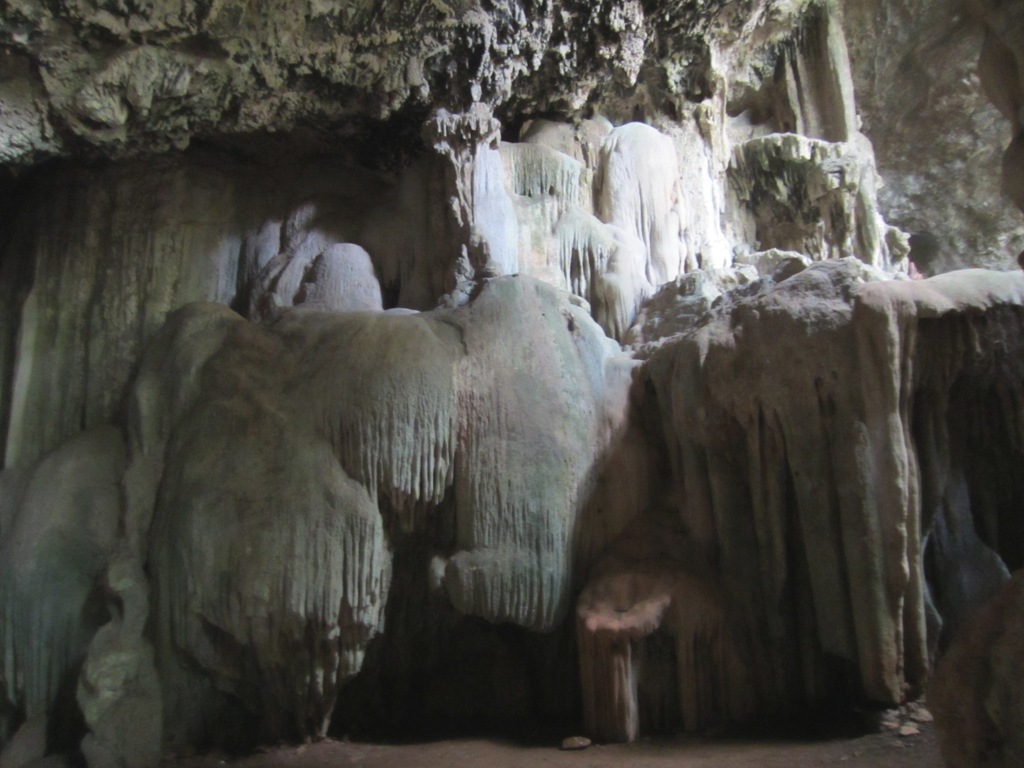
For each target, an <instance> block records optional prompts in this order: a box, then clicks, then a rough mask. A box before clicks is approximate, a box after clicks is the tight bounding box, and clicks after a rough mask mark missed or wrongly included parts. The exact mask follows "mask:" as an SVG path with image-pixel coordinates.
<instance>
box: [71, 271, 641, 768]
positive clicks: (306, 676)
mask: <svg viewBox="0 0 1024 768" xmlns="http://www.w3.org/2000/svg"><path fill="white" fill-rule="evenodd" d="M510 329H515V332H514V333H510ZM509 359H512V360H515V361H517V362H516V364H515V365H513V366H508V365H503V364H502V362H503V361H507V360H509ZM629 370H630V365H629V364H628V363H627V361H626V360H625V359H624V358H622V357H621V355H620V353H619V352H618V350H617V347H616V346H615V345H614V344H613V343H612V342H610V341H609V340H608V339H607V338H605V337H604V335H603V334H602V333H601V331H600V330H599V329H598V327H597V326H596V325H595V324H594V323H593V322H592V321H591V320H590V318H589V317H588V316H587V315H586V313H585V312H584V311H583V310H582V309H580V308H578V307H576V306H573V305H572V304H571V303H569V302H568V301H567V300H566V299H565V297H564V294H560V293H559V292H558V291H556V290H555V289H553V288H550V287H548V286H545V285H543V284H541V283H537V282H536V281H533V280H531V279H529V278H525V277H522V278H504V279H495V280H491V281H488V282H486V283H484V284H483V285H482V286H481V287H480V290H479V292H478V293H477V294H476V295H475V296H474V297H473V299H472V300H471V301H470V303H468V304H467V305H465V306H464V307H462V308H460V309H455V310H437V311H435V312H434V313H422V314H418V313H408V314H389V313H374V314H368V313H334V312H314V311H303V312H292V313H283V314H281V315H280V316H279V318H278V319H277V320H276V321H275V322H274V323H273V324H271V325H269V326H257V325H252V324H249V323H247V322H245V321H244V320H242V319H241V318H239V317H237V316H233V315H232V314H231V313H229V312H227V311H226V310H223V309H217V308H215V307H213V306H206V307H203V306H197V307H193V308H191V309H189V310H188V311H187V312H182V313H178V314H177V315H175V316H174V317H173V318H172V319H171V321H170V322H169V324H168V326H167V327H166V328H165V329H164V330H163V331H162V332H161V335H160V336H159V337H158V339H157V340H156V342H155V343H154V345H153V347H152V348H151V350H150V352H149V354H148V356H147V358H146V360H145V362H144V364H143V368H142V370H141V372H140V375H139V379H138V381H137V382H136V384H135V388H134V393H133V399H134V404H133V414H134V419H133V422H132V443H131V445H132V450H131V460H130V463H129V469H128V473H127V475H126V487H127V488H128V489H129V506H128V511H127V519H128V520H129V521H130V522H129V524H128V525H127V527H126V533H127V536H126V538H125V541H124V542H123V543H122V545H121V547H122V549H123V550H124V552H125V557H124V559H123V560H122V559H121V558H120V557H119V558H116V559H115V560H114V562H113V563H112V565H111V574H112V575H111V577H110V578H111V579H112V580H113V578H114V577H113V574H114V573H115V572H124V573H131V572H132V570H133V569H134V568H136V567H137V566H134V565H132V563H133V562H134V563H141V562H146V563H147V568H148V569H149V571H150V572H151V573H152V589H151V593H150V596H149V598H148V600H149V604H150V606H151V607H150V608H149V609H147V606H146V603H145V597H144V596H140V598H141V599H142V600H143V602H137V603H136V604H134V605H126V606H125V609H124V614H123V615H121V616H117V617H115V621H114V622H112V624H111V625H109V626H108V627H104V628H103V629H102V630H101V631H100V634H98V635H97V639H96V641H94V643H93V648H92V651H91V653H90V657H89V659H88V661H87V665H86V673H85V676H84V677H83V680H85V681H90V682H89V685H88V687H87V688H83V692H82V693H80V698H82V701H83V707H84V708H85V709H86V711H87V720H88V721H89V723H90V725H92V726H93V728H94V734H95V729H96V728H97V726H103V727H102V728H101V729H100V730H101V731H102V733H103V734H107V735H109V734H110V732H111V729H110V726H106V725H103V723H104V722H105V719H106V721H107V722H111V723H116V722H123V717H124V715H123V713H122V714H118V712H117V710H116V709H115V707H121V708H122V710H123V708H124V706H125V701H127V702H131V701H132V700H133V697H135V696H139V695H143V694H145V693H146V686H145V685H144V686H142V687H141V688H140V687H138V686H134V684H133V683H132V679H133V677H132V676H131V675H128V676H127V677H126V678H125V679H124V681H123V687H122V688H121V689H119V688H118V685H117V682H116V680H112V679H111V678H110V675H113V674H116V672H117V668H116V667H115V666H112V665H113V664H114V663H115V660H116V657H115V656H114V655H113V653H114V651H115V650H116V649H118V648H121V649H130V648H136V649H139V650H138V651H135V652H137V653H143V657H140V661H139V662H138V663H139V664H140V665H141V666H140V668H145V666H146V660H145V658H144V656H145V653H144V649H145V646H146V642H145V640H144V638H143V636H142V635H141V627H142V626H143V624H142V623H141V622H142V619H143V617H144V616H145V615H146V614H147V610H148V611H151V617H152V618H151V622H152V626H153V627H154V636H155V638H156V645H155V664H156V668H157V669H158V670H159V674H160V683H159V691H160V694H159V695H160V696H161V697H162V706H163V712H164V714H163V720H164V724H165V725H164V737H163V738H164V741H165V742H166V743H167V744H169V745H172V746H174V747H186V746H189V745H193V746H195V745H203V744H208V743H217V740H218V739H223V734H220V733H218V732H217V731H216V726H217V723H219V722H222V718H225V717H234V718H241V721H242V722H249V723H252V724H253V726H254V727H258V732H259V733H261V734H262V736H261V738H263V739H267V738H272V737H273V736H280V737H285V738H297V737H302V736H304V735H317V734H323V733H325V731H326V728H327V725H328V724H329V722H330V718H331V714H332V710H333V707H334V704H335V701H336V699H337V697H338V695H339V691H340V689H341V686H342V685H343V683H345V682H346V681H347V680H348V679H350V678H351V677H352V676H353V675H354V674H355V673H357V672H358V671H359V669H360V668H361V666H362V663H363V658H364V654H365V652H366V649H367V646H368V644H369V642H370V640H371V639H372V638H373V637H374V635H375V634H377V633H378V632H380V631H381V629H382V628H383V619H384V609H385V605H386V601H387V599H388V593H389V583H390V581H391V573H392V571H391V569H392V565H391V550H390V545H389V539H391V538H392V537H395V536H400V535H419V536H425V537H428V540H429V536H430V535H431V534H430V531H431V530H433V526H434V525H435V523H434V522H432V520H433V519H434V517H435V516H436V515H437V514H439V513H438V512H436V511H432V510H436V509H437V508H438V506H439V505H441V504H442V502H443V501H445V499H446V498H448V497H449V496H450V499H451V502H450V504H451V506H446V507H443V508H444V509H445V510H446V511H445V512H444V513H443V514H451V515H453V517H452V518H451V520H450V522H449V523H447V524H446V525H445V526H442V530H444V529H447V530H449V531H451V535H452V536H453V538H452V539H447V538H441V539H438V540H437V543H438V546H443V547H445V548H446V551H445V555H446V556H445V563H444V566H443V572H442V571H441V569H440V568H438V569H435V570H438V572H439V576H438V583H437V585H436V587H437V589H439V590H442V591H443V593H444V594H445V595H447V597H448V598H449V600H450V601H451V604H452V606H454V608H455V609H456V610H458V611H459V612H461V613H463V614H466V615H472V616H479V617H481V618H484V619H487V620H489V621H494V622H509V623H514V624H518V625H521V626H525V627H528V628H530V629H534V630H538V631H551V630H552V629H554V628H555V627H556V626H557V625H558V624H559V623H560V622H561V621H562V619H563V618H564V616H565V614H566V612H567V610H568V603H569V600H570V594H571V587H572V583H573V581H572V580H573V557H572V554H573V541H574V538H575V536H576V535H577V534H576V530H577V526H578V524H579V523H578V520H579V518H580V517H581V516H582V514H583V512H584V509H585V508H586V506H587V504H588V503H589V497H590V490H591V488H592V483H593V479H592V475H593V468H594V467H595V465H596V464H597V462H598V458H599V455H600V451H601V450H602V447H604V446H607V445H608V443H609V442H610V440H611V437H612V434H613V433H614V431H615V430H616V429H617V425H618V424H619V423H620V421H621V420H622V419H623V418H624V415H625V414H624V411H623V410H622V409H623V404H624V393H625V391H626V389H627V387H628V383H629V378H628V373H629ZM623 374H625V375H623ZM149 521H151V522H149ZM595 545H596V546H600V543H599V542H595ZM133 549H134V551H133ZM132 578H135V577H132ZM126 583H128V584H132V583H134V582H132V581H131V580H130V579H129V581H128V582H126ZM130 589H132V590H134V589H136V587H134V586H131V587H130ZM133 627H134V629H132V628H133ZM133 631H134V632H137V633H139V634H136V635H134V640H133V638H132V636H131V632H133ZM310 638H313V639H312V640H311V639H310ZM105 660H106V661H105ZM104 669H108V671H107V672H103V670H104ZM148 695H152V691H150V692H149V694H148ZM149 706H150V707H151V708H152V707H153V702H149ZM143 746H145V745H139V747H133V748H132V750H133V751H132V755H135V754H137V753H138V750H140V749H141V748H142V747H143ZM149 746H150V748H151V749H152V748H157V749H158V748H159V744H157V745H153V744H150V745H149ZM104 749H106V750H114V754H115V755H116V743H115V744H110V743H107V744H106V745H105V746H104ZM106 761H107V759H106V758H105V757H104V758H103V759H102V760H100V761H99V762H100V763H102V764H106ZM128 762H129V763H132V764H135V763H134V761H133V760H131V759H129V760H128Z"/></svg>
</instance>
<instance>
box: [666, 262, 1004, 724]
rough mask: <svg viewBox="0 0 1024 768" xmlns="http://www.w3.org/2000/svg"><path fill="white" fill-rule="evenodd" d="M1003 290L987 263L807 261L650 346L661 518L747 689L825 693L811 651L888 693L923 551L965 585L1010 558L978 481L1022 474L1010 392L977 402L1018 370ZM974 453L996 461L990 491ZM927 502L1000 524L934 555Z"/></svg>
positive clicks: (920, 650) (924, 588) (894, 698)
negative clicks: (683, 538)
mask: <svg viewBox="0 0 1024 768" xmlns="http://www.w3.org/2000/svg"><path fill="white" fill-rule="evenodd" d="M1022 290H1024V281H1022V279H1021V278H1020V277H1019V276H1016V277H1015V276H1012V275H1006V276H1004V275H1001V274H998V273H985V272H980V271H967V272H961V273H956V274H951V275H949V276H943V277H941V278H933V279H932V280H927V281H879V280H877V279H876V277H875V276H874V275H872V274H871V273H870V272H866V271H865V267H863V266H861V265H859V264H858V263H857V262H855V261H851V260H843V261H833V262H822V263H820V264H814V265H812V266H811V267H809V268H807V269H805V270H803V271H802V272H800V273H799V274H797V275H795V276H793V277H790V278H789V279H787V280H784V281H782V282H780V283H778V284H777V285H775V286H774V287H772V288H770V289H769V290H767V291H766V292H761V293H758V294H755V295H753V296H751V297H748V298H740V299H738V300H736V301H733V302H728V303H723V304H722V305H721V306H720V307H719V308H718V309H717V310H713V312H712V318H711V319H710V321H709V322H707V323H706V324H703V325H701V326H699V327H698V329H697V330H695V331H692V332H690V333H689V334H683V335H682V336H681V337H679V338H677V339H675V340H673V341H671V342H669V343H667V344H665V345H664V346H662V347H661V348H660V349H658V350H657V351H656V352H655V353H654V354H653V355H652V356H651V359H650V361H649V363H648V365H647V370H648V371H649V375H650V379H651V382H652V385H653V387H654V390H655V392H656V394H657V398H658V402H659V407H660V408H661V409H662V412H663V413H664V414H665V422H664V424H665V430H666V441H667V442H668V445H669V452H670V456H671V457H672V459H671V461H672V466H673V478H674V482H675V483H677V484H678V486H677V487H678V488H679V489H680V491H681V493H680V496H679V498H680V501H679V507H680V515H681V519H682V521H683V522H684V524H685V525H686V526H687V529H688V530H689V531H690V536H691V537H692V540H693V542H694V543H695V546H696V547H697V548H698V551H699V552H701V553H703V556H704V557H705V558H707V560H708V561H710V562H715V563H718V566H717V571H716V575H717V577H718V578H720V579H722V581H723V594H725V595H727V596H731V597H730V602H729V604H728V606H727V610H728V611H730V612H731V613H730V615H732V616H733V617H734V621H737V622H739V625H740V626H745V627H748V630H747V631H748V632H749V635H748V638H749V643H750V645H749V646H748V649H749V650H748V652H749V653H751V654H752V655H751V657H750V658H751V659H752V661H751V662H750V668H751V669H754V670H760V671H761V672H759V673H757V674H755V676H754V691H755V707H757V708H764V709H765V710H766V711H775V712H777V711H779V710H780V708H784V707H786V706H790V705H792V704H793V703H794V702H799V701H814V700H819V699H821V698H822V697H823V696H831V695H834V694H835V689H834V688H833V687H831V686H830V685H828V684H826V683H825V680H827V679H829V678H828V675H829V672H828V664H829V662H828V661H827V658H832V659H835V658H842V659H845V660H847V662H848V663H850V664H852V665H853V668H854V669H856V670H857V673H856V676H857V682H856V689H857V690H854V691H851V694H852V695H860V696H865V697H866V698H868V699H871V700H873V701H879V702H889V703H899V702H901V701H902V699H903V696H904V692H905V691H906V690H907V689H908V688H909V689H911V690H913V689H915V688H919V687H920V685H921V684H922V683H923V681H924V677H925V674H926V671H927V667H928V658H929V656H928V654H929V651H928V647H927V640H928V637H927V630H926V624H928V623H929V619H930V618H931V614H932V613H933V612H934V608H933V606H932V599H931V598H932V596H930V595H929V594H928V592H929V589H930V588H931V587H929V586H928V585H926V582H925V572H926V570H927V572H928V573H929V574H930V575H929V584H933V585H935V584H939V582H940V581H941V580H942V579H947V578H948V579H952V580H954V581H956V580H959V583H960V584H961V585H963V586H966V585H967V584H969V583H970V582H971V581H972V580H974V579H976V578H977V577H978V576H979V574H984V573H986V572H990V571H986V570H985V569H990V568H991V566H992V564H993V563H997V561H999V560H1003V561H1005V562H1006V563H1016V562H1019V561H1020V552H1019V547H1018V545H1017V544H1016V543H1015V542H1016V533H1014V532H1015V531H1016V530H1017V523H1016V522H1014V520H1015V518H1014V516H1013V514H1012V513H1010V512H1009V510H1010V509H1011V508H1013V507H1012V504H1011V505H1010V506H1003V504H1002V502H1000V501H997V499H999V498H1017V497H1019V496H1018V494H1020V493H1021V491H1022V489H1021V488H1020V487H1019V483H1018V482H1017V481H1016V480H1014V479H1012V478H1014V477H1016V476H1017V474H1018V473H1016V472H1015V471H1014V470H1013V467H1014V466H1015V462H1016V461H1019V460H1020V459H1019V451H1018V449H1017V448H1015V447H1014V446H1015V445H1017V443H1016V442H1015V441H1016V439H1017V438H1016V437H1011V436H1010V435H1011V433H1012V434H1016V431H1015V430H1016V429H1017V427H1016V426H1008V427H1007V429H1006V430H1005V431H1004V430H1003V429H1002V428H1001V427H996V426H995V425H998V424H1003V423H1005V424H1008V425H1017V424H1019V423H1020V422H1019V421H1018V420H1017V419H1018V416H1017V406H1016V405H1015V401H1012V400H1011V401H997V402H1004V403H1005V404H1006V405H1005V407H1006V408H1007V410H1006V411H1005V412H1002V411H1001V413H1003V415H1000V416H981V413H982V412H983V411H985V410H986V408H987V406H986V405H984V404H985V403H990V402H992V401H991V400H990V398H991V397H992V394H990V393H992V392H998V391H1000V390H1001V388H1002V387H1003V386H1011V387H1013V386H1017V385H1016V384H1010V382H1016V381H1018V380H1020V379H1019V377H1020V376H1021V374H1022V371H1021V368H1020V365H1019V364H1018V362H1017V360H1016V357H1015V353H1012V352H1008V350H1011V349H1016V348H1017V347H1018V344H1019V343H1020V341H1019V339H1020V333H1021V330H1022V328H1021V320H1022V317H1021V312H1020V309H1019V306H1020V302H1021V298H1022ZM982 317H986V318H989V319H988V320H981V319H980V318H982ZM976 323H980V324H976ZM990 323H991V324H990ZM982 328H985V329H986V330H984V331H983V330H982ZM967 339H977V340H978V342H977V344H976V345H975V344H973V342H972V343H968V342H967ZM1004 350H1005V351H1004ZM997 359H998V360H999V361H1000V362H999V363H995V360H997ZM993 366H996V367H993ZM997 368H998V369H999V370H1000V373H999V374H998V375H996V374H995V373H994V371H995V370H996V369H997ZM954 401H955V402H956V405H955V406H953V405H952V403H953V402H954ZM945 403H948V405H946V404H945ZM996 407H997V408H1002V407H1004V406H996ZM958 411H959V412H962V413H963V414H964V418H965V421H960V419H959V417H957V416H955V415H954V414H956V413H957V412H958ZM911 412H913V414H914V417H913V419H911V418H910V416H909V414H910V413H911ZM982 420H983V421H984V422H985V424H986V425H988V426H986V427H980V422H981V421H982ZM968 422H969V423H968ZM971 424H973V425H977V426H979V430H978V431H975V430H974V429H972V427H971V426H970V425H971ZM988 429H994V430H995V431H994V432H993V433H992V434H987V433H985V430H988ZM954 436H955V437H954ZM953 446H956V448H955V449H954V448H953ZM996 446H1000V447H998V448H997V447H996ZM972 452H980V454H979V455H984V456H985V457H986V459H985V463H989V462H991V466H988V467H985V466H982V465H981V464H976V463H974V462H973V461H972V460H968V459H966V457H967V456H970V455H972ZM1001 454H1003V455H1005V458H1002V459H999V458H996V457H997V456H999V455H1001ZM989 471H991V472H992V473H993V474H992V476H993V477H995V476H999V475H1001V474H1003V473H1005V475H1006V479H1005V480H1004V481H1000V482H999V483H998V484H997V485H996V486H995V488H996V489H998V490H995V489H994V493H993V494H992V495H988V494H987V493H986V492H985V491H984V490H983V489H985V488H987V487H988V486H989V483H990V480H989V479H988V478H989V474H988V473H989ZM822 478H826V480H825V481H822ZM960 482H965V483H966V486H967V487H968V488H969V489H971V493H970V497H969V500H968V499H967V498H965V497H963V496H959V497H958V496H956V494H957V493H958V491H957V489H958V488H959V487H960V486H959V483H960ZM868 489H870V490H868ZM1004 494H1005V496H1004ZM958 499H959V501H958ZM919 505H920V507H919ZM943 505H945V506H943ZM919 508H920V509H921V510H922V514H921V517H920V518H919V517H918V515H917V512H916V510H917V509H919ZM932 510H938V511H936V512H932ZM942 510H945V511H942ZM940 518H944V519H947V520H948V519H955V520H957V521H958V522H957V525H958V527H959V528H960V529H963V528H970V527H972V526H973V527H977V528H978V529H979V530H982V531H992V532H994V531H995V530H997V528H996V527H995V526H1003V527H1000V528H998V530H999V531H1000V533H999V534H998V535H995V536H990V537H988V538H987V539H986V540H987V542H988V545H981V544H980V542H977V541H976V540H975V541H974V542H973V543H967V544H965V546H966V547H968V548H973V549H972V551H973V552H975V553H977V554H976V557H977V558H978V561H979V562H982V563H986V564H985V565H984V566H983V569H982V570H981V571H978V570H977V567H976V566H972V567H971V568H968V569H961V567H960V566H956V565H953V563H954V562H962V561H961V560H960V559H959V558H957V557H955V556H954V557H946V556H944V554H943V551H944V550H943V548H942V547H941V546H938V544H937V543H935V542H937V541H938V540H940V539H941V537H942V534H941V523H940ZM996 521H999V522H996ZM1005 526H1009V527H1008V528H1007V527H1005ZM840 530H841V531H842V533H841V534H840V533H839V531H840ZM840 541H842V542H843V543H842V544H841V545H840V544H839V542H840ZM855 543H856V544H855ZM989 545H990V546H991V547H992V548H993V549H994V550H995V551H996V552H997V553H998V557H997V558H995V559H994V560H993V559H992V557H991V551H990V552H989V556H986V555H985V554H984V552H985V551H986V550H987V549H988V546H989ZM932 547H934V549H933V548H932ZM752 553H756V555H753V556H752ZM926 559H928V566H927V568H926ZM983 578H987V577H983ZM780 606H790V608H785V609H781V610H780ZM769 670H770V672H769Z"/></svg>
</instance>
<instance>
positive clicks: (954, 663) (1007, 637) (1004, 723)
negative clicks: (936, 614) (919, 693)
mask: <svg viewBox="0 0 1024 768" xmlns="http://www.w3.org/2000/svg"><path fill="white" fill-rule="evenodd" d="M1022 580H1024V577H1022V575H1021V573H1020V572H1018V573H1017V574H1016V575H1015V576H1014V577H1013V579H1012V580H1011V581H1009V582H1008V583H1007V584H1006V585H1005V586H1004V588H1003V589H1002V590H1001V591H1000V592H999V593H998V594H997V595H995V596H994V597H993V598H992V599H990V600H989V601H988V602H986V603H984V605H982V607H981V608H979V609H978V610H977V612H976V613H975V615H974V617H973V618H972V619H971V621H970V623H969V624H968V626H967V627H965V629H964V631H963V633H962V634H961V635H960V637H959V638H958V639H957V641H956V642H955V643H954V644H953V645H952V647H950V649H949V653H947V654H946V656H945V657H944V658H943V660H942V662H941V663H940V664H939V667H938V669H937V670H936V673H935V678H934V680H932V682H931V685H929V687H928V704H929V706H930V708H931V710H932V712H933V713H934V715H935V722H936V725H937V727H938V732H939V739H940V744H941V747H942V758H943V760H944V761H945V763H946V766H947V767H948V768H973V767H974V766H982V765H991V766H1011V765H1020V763H1021V760H1024V743H1022V737H1021V734H1022V733H1024V729H1022V726H1024V702H1022V701H1021V695H1020V679H1021V675H1022V674H1024V669H1022V665H1024V659H1022V658H1021V648H1022V647H1024V645H1022V641H1024V626H1022V623H1024V588H1022Z"/></svg>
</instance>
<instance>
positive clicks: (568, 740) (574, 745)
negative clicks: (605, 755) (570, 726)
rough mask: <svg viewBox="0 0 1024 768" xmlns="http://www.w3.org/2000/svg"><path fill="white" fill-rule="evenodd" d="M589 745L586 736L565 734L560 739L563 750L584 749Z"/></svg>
mask: <svg viewBox="0 0 1024 768" xmlns="http://www.w3.org/2000/svg"><path fill="white" fill-rule="evenodd" d="M589 746H590V739H588V738H587V737H586V736H567V737H565V738H564V739H562V749H564V750H578V749H586V748H587V747H589Z"/></svg>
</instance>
